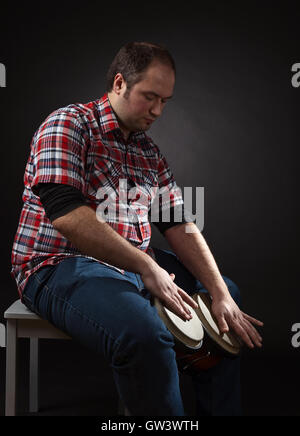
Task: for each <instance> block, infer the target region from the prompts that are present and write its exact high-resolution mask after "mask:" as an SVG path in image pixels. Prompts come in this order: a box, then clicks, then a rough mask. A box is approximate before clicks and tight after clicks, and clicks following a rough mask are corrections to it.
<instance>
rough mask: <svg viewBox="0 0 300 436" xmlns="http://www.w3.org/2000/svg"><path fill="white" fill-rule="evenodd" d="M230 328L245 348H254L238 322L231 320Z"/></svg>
mask: <svg viewBox="0 0 300 436" xmlns="http://www.w3.org/2000/svg"><path fill="white" fill-rule="evenodd" d="M231 328H232V330H233V331H234V332H235V333H236V334H237V336H238V337H239V338H240V339H241V340H242V341H243V342H244V343H245V344H246V345H247V347H249V348H251V349H253V348H254V344H253V343H252V340H251V338H250V336H249V335H248V333H247V331H246V330H245V329H244V327H243V326H242V325H241V324H240V323H239V322H238V321H236V320H233V322H232V324H231Z"/></svg>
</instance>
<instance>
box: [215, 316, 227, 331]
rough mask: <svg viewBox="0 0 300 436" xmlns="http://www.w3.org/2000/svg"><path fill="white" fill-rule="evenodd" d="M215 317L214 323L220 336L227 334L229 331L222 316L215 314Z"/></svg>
mask: <svg viewBox="0 0 300 436" xmlns="http://www.w3.org/2000/svg"><path fill="white" fill-rule="evenodd" d="M215 317H216V321H217V324H218V327H219V330H220V333H221V334H222V333H226V332H228V331H229V327H228V324H227V322H226V319H225V317H224V315H218V314H216V315H215Z"/></svg>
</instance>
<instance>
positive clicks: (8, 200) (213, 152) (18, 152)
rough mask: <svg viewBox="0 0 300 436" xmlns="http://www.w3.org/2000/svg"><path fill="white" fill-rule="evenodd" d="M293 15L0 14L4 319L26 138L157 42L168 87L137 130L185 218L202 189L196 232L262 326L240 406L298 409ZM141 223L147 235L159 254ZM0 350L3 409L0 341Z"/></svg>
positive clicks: (147, 7) (24, 9) (223, 5)
mask: <svg viewBox="0 0 300 436" xmlns="http://www.w3.org/2000/svg"><path fill="white" fill-rule="evenodd" d="M270 5H272V6H270ZM2 8H3V6H1V9H2ZM299 18H300V16H299V13H297V12H296V9H295V3H293V2H279V3H276V4H275V3H269V2H259V3H258V2H257V3H255V2H254V3H253V2H252V4H251V5H250V6H249V5H247V6H244V5H242V3H236V5H234V4H233V3H231V6H229V5H228V2H219V3H216V2H213V4H212V5H211V6H209V3H207V2H197V8H196V2H195V3H194V2H185V3H182V2H151V3H145V4H140V5H136V4H135V3H134V2H126V3H124V2H120V3H119V4H118V2H117V3H116V2H113V4H111V5H110V4H109V3H108V2H102V1H99V2H94V1H86V2H84V3H81V4H80V5H79V6H77V5H76V4H73V3H72V4H70V2H59V4H55V5H50V4H44V3H39V4H38V3H36V2H22V3H21V4H20V5H18V6H14V8H13V7H11V8H10V7H9V6H7V7H6V9H4V10H3V11H2V24H1V46H0V108H1V117H0V125H1V167H2V190H1V193H2V206H1V227H0V228H1V296H0V316H1V320H0V322H1V323H2V324H5V321H4V318H3V313H4V310H5V309H6V308H7V307H8V306H9V304H11V303H12V302H13V301H14V300H16V299H17V298H18V295H17V288H16V284H15V282H14V281H13V279H12V277H11V276H10V269H11V259H10V256H11V249H12V243H13V238H14V235H15V232H16V229H17V224H18V220H19V215H20V212H21V208H22V193H23V186H24V185H23V175H24V170H25V165H26V162H27V159H28V155H29V151H30V142H31V139H32V136H33V135H34V133H35V131H36V130H37V128H38V127H39V125H40V124H41V123H42V122H43V121H44V120H45V118H46V117H47V116H48V115H49V114H50V113H51V112H52V111H54V110H56V109H58V108H60V107H63V106H66V105H68V104H71V103H86V102H89V101H92V100H96V99H99V98H100V97H101V96H102V95H103V94H104V92H105V85H106V72H107V68H108V66H109V65H110V63H111V61H112V59H113V57H114V56H115V54H116V53H117V51H118V50H119V48H120V47H121V46H122V45H124V44H125V43H127V42H129V41H150V42H156V43H161V44H164V45H165V46H166V47H167V48H168V49H169V50H170V52H171V53H172V55H173V57H174V59H175V62H176V67H177V78H176V85H175V91H174V96H173V99H172V100H171V101H170V102H168V104H167V105H166V107H165V109H164V112H163V115H162V116H161V118H160V119H159V120H158V121H157V122H156V123H155V124H154V125H153V127H152V128H151V129H150V130H149V132H148V133H149V135H150V136H151V137H152V138H153V139H154V141H155V142H156V143H157V145H158V146H159V147H160V149H161V151H162V152H163V154H164V155H165V156H166V158H167V161H168V163H169V165H170V167H171V168H172V171H173V173H174V176H175V179H176V181H177V184H178V185H179V186H180V187H181V189H182V190H183V189H184V187H190V189H191V190H192V192H193V212H194V213H195V211H196V209H197V208H199V204H198V205H197V201H196V200H197V195H196V192H197V187H198V188H202V191H201V192H203V195H204V203H203V206H202V207H203V209H202V214H203V215H202V216H203V219H204V221H203V229H202V233H203V235H204V237H205V239H206V241H207V243H208V245H209V247H210V249H211V251H212V253H213V255H214V257H215V259H216V262H217V264H218V266H219V269H220V271H221V272H222V274H224V275H225V276H228V277H230V278H231V279H232V280H233V281H235V282H236V283H237V285H238V286H239V288H240V290H241V293H242V304H243V309H244V311H245V312H246V313H249V314H250V315H253V316H254V317H256V318H258V319H260V320H262V321H263V322H264V324H265V326H264V327H263V328H262V329H260V332H261V334H262V335H263V339H264V342H263V348H262V349H261V350H255V351H248V350H246V349H245V350H243V358H242V389H243V402H244V412H245V414H248V415H255V414H258V415H299V414H300V400H299V394H298V393H299V390H300V383H299V377H298V374H297V373H298V366H299V364H300V334H299V332H300V310H299V306H300V293H299V277H298V275H299V208H298V198H299V196H298V173H299V160H298V155H299V154H298V147H299V134H300V127H299V110H300V47H299V34H298V33H297V32H298V27H299ZM197 210H199V209H197ZM152 232H153V233H152V240H151V244H152V245H154V246H157V247H161V248H166V249H167V248H168V245H167V242H166V240H165V239H164V238H163V237H162V235H161V234H160V233H159V232H158V230H157V229H156V228H155V227H153V226H152ZM51 346H52V350H53V349H55V346H57V347H59V346H60V345H59V344H57V345H51ZM68 347H69V350H70V353H74V348H72V345H71V344H69V345H68V346H67V348H66V350H68ZM24 352H25V351H24ZM45 353H47V351H46V350H45ZM80 353H81V354H82V353H84V350H83V349H80ZM88 356H89V357H88V358H89V359H92V356H91V355H90V354H88ZM0 359H1V366H0V368H1V380H0V390H1V394H0V395H1V397H0V399H1V410H0V413H1V414H3V413H4V405H3V403H4V369H5V349H0ZM64 359H65V363H66V365H67V361H68V353H67V352H65V354H64V352H63V351H62V360H64ZM86 365H87V366H88V364H87V363H86ZM45 366H47V359H45ZM108 374H109V371H108ZM95 377H96V374H95ZM45 383H46V382H45ZM77 383H79V384H80V380H78V378H77ZM81 383H82V386H83V389H85V388H86V385H87V384H88V380H87V379H85V378H84V377H83V379H82V381H81ZM84 386H85V387H84ZM86 389H88V388H86ZM89 389H91V387H90V388H89ZM188 389H189V388H188ZM104 392H105V391H104ZM109 392H110V389H107V391H106V395H108V396H109ZM274 392H276V396H274ZM113 395H115V393H114V394H113ZM187 396H188V394H187ZM66 401H67V400H66ZM191 403H192V402H191ZM78 407H79V406H78ZM191 407H192V406H191ZM56 412H57V410H56V409H55V405H53V414H55V413H56ZM107 412H110V411H109V410H108V411H107ZM58 413H59V412H58ZM77 413H78V414H80V407H79V411H78V412H77ZM111 413H113V410H111ZM100 414H101V411H99V415H100Z"/></svg>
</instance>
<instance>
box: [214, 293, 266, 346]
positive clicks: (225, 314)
mask: <svg viewBox="0 0 300 436" xmlns="http://www.w3.org/2000/svg"><path fill="white" fill-rule="evenodd" d="M211 309H212V313H213V314H214V316H215V317H216V320H217V323H218V327H219V330H220V333H221V334H222V333H227V332H228V331H229V329H230V330H232V331H233V332H234V333H235V334H236V335H237V336H238V337H239V338H240V339H241V340H242V341H243V342H244V343H245V344H246V345H247V346H248V347H249V348H254V347H255V346H257V347H261V346H262V337H261V336H260V334H259V333H258V331H257V330H256V328H255V327H254V326H253V324H255V325H257V326H259V327H262V326H263V325H264V324H263V323H262V322H261V321H259V320H257V319H255V318H253V317H252V316H250V315H247V314H246V313H244V312H242V311H241V310H240V308H239V307H238V305H237V304H236V303H235V301H234V300H233V299H232V297H231V296H228V297H221V298H215V299H213V301H212V307H211Z"/></svg>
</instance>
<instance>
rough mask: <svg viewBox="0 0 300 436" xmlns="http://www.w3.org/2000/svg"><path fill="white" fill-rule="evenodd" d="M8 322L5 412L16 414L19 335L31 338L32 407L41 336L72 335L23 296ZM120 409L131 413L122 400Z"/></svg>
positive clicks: (35, 402) (36, 407)
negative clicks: (31, 307) (33, 309)
mask: <svg viewBox="0 0 300 436" xmlns="http://www.w3.org/2000/svg"><path fill="white" fill-rule="evenodd" d="M4 318H5V319H6V320H7V322H6V327H7V331H6V392H5V416H15V415H16V393H17V390H16V389H17V385H16V375H17V339H18V338H29V339H30V363H29V411H30V412H38V410H39V339H42V338H44V339H71V338H70V336H68V335H66V334H65V333H63V332H62V331H60V330H58V329H57V328H56V327H54V326H53V325H52V324H50V323H49V322H48V321H46V320H44V319H42V318H40V317H39V316H38V315H37V314H35V313H33V312H31V311H30V310H29V309H28V308H27V307H26V306H25V305H24V304H23V303H22V302H21V300H17V301H15V302H14V303H13V304H12V305H11V306H10V307H9V308H8V309H7V310H6V311H5V312H4ZM118 413H119V414H123V415H125V416H129V413H128V411H127V409H126V408H125V407H123V405H122V403H121V401H120V400H119V406H118Z"/></svg>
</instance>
